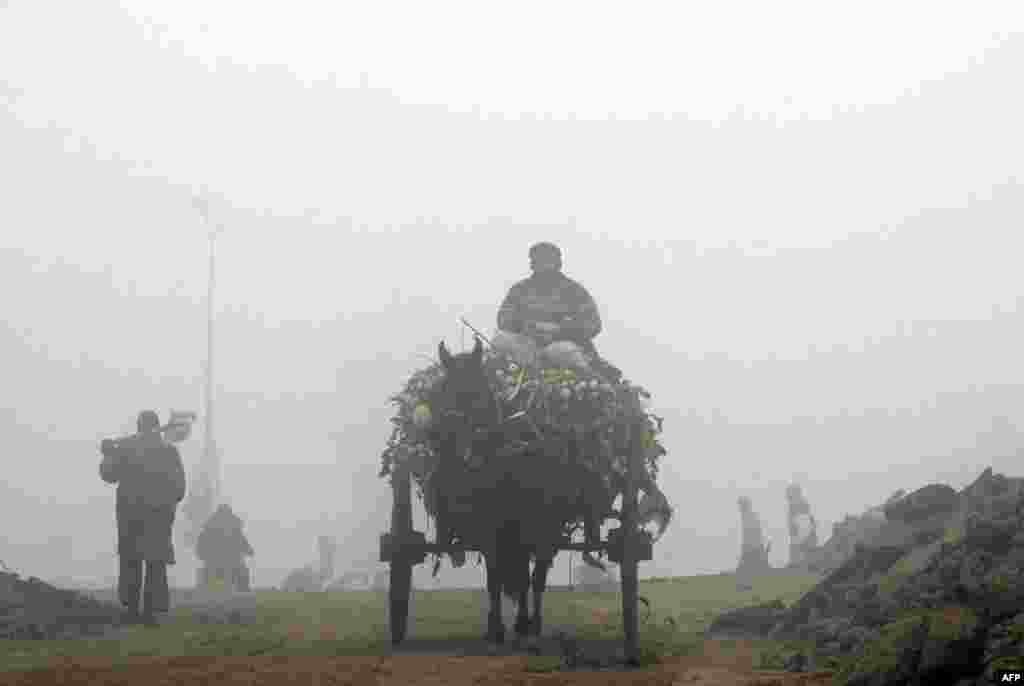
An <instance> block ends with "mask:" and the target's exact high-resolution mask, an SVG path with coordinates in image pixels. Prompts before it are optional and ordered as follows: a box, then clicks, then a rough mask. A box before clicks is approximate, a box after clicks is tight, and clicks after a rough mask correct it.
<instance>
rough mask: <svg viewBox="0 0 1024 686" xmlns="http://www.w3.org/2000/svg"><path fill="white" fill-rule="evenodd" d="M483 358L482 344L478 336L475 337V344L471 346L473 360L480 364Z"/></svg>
mask: <svg viewBox="0 0 1024 686" xmlns="http://www.w3.org/2000/svg"><path fill="white" fill-rule="evenodd" d="M483 359H484V344H483V343H481V342H480V337H479V336H477V337H476V345H474V346H473V361H474V362H476V363H477V364H480V363H481V362H482V361H483Z"/></svg>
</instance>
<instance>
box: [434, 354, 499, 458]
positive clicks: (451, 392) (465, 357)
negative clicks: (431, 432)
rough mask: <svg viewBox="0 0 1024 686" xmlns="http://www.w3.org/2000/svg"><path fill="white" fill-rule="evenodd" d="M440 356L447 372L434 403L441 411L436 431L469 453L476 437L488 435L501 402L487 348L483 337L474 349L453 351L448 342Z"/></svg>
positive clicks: (458, 448)
mask: <svg viewBox="0 0 1024 686" xmlns="http://www.w3.org/2000/svg"><path fill="white" fill-rule="evenodd" d="M438 356H439V357H440V359H441V366H442V367H444V371H445V375H444V378H443V379H442V380H441V382H440V384H439V385H438V388H437V391H436V395H435V398H434V403H433V404H434V407H435V408H436V410H437V413H438V423H437V426H436V432H437V433H438V434H439V438H440V439H441V440H444V441H446V442H448V441H455V445H453V446H451V447H452V448H453V449H454V450H455V452H456V454H458V455H459V456H460V457H465V455H466V453H467V452H468V451H469V450H471V449H472V447H473V443H474V441H476V440H477V439H479V438H481V437H483V436H485V435H488V434H489V433H490V431H491V430H492V429H494V428H495V426H496V425H497V423H498V405H497V400H496V399H495V397H494V392H493V391H492V390H491V386H490V383H489V382H488V380H487V374H486V373H485V371H484V365H483V358H484V349H483V345H482V344H481V343H480V339H479V338H478V339H477V340H476V345H474V346H473V351H472V352H468V353H459V354H458V355H452V354H451V353H450V352H448V348H447V347H445V344H444V342H443V341H442V342H441V344H440V345H439V346H438Z"/></svg>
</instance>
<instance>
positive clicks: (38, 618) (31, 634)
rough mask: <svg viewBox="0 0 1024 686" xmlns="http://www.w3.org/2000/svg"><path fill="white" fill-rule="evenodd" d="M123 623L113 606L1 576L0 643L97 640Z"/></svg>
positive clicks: (36, 582)
mask: <svg viewBox="0 0 1024 686" xmlns="http://www.w3.org/2000/svg"><path fill="white" fill-rule="evenodd" d="M126 623H127V618H126V617H125V616H124V612H123V611H122V609H121V608H120V607H118V606H116V605H111V604H109V603H104V602H101V601H99V600H96V599H95V598H90V597H89V596H86V595H83V594H81V593H77V592H75V591H67V590H63V589H60V588H57V587H55V586H51V585H50V584H48V583H46V582H44V581H41V580H40V579H37V578H35V577H30V578H28V579H22V578H21V577H20V576H19V575H17V574H15V573H13V572H0V639H5V638H6V639H54V638H81V637H84V636H98V635H102V634H104V633H106V632H107V631H109V630H111V629H114V628H117V627H120V626H122V625H124V624H126Z"/></svg>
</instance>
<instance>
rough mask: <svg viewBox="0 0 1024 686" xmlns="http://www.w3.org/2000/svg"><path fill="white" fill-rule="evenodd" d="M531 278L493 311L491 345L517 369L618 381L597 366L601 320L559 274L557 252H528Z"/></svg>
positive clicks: (549, 248)
mask: <svg viewBox="0 0 1024 686" xmlns="http://www.w3.org/2000/svg"><path fill="white" fill-rule="evenodd" d="M530 268H531V270H532V271H533V274H532V275H531V276H529V277H528V278H526V279H523V280H522V281H519V282H518V283H516V284H515V285H513V286H512V288H511V289H509V291H508V294H507V295H506V296H505V300H504V302H502V304H501V308H500V309H499V311H498V331H497V333H496V334H495V335H494V338H493V341H492V343H493V345H494V349H495V350H497V351H498V352H502V353H505V354H506V355H508V356H509V357H512V358H513V359H515V360H517V361H518V362H520V363H521V364H531V365H532V364H536V363H538V362H541V363H544V362H546V363H548V364H553V365H555V366H558V367H571V368H576V369H589V368H591V367H592V366H593V365H595V364H597V365H598V366H600V367H602V369H601V371H604V372H611V374H612V375H613V376H618V374H617V372H618V370H615V369H614V368H612V367H611V366H610V365H608V364H607V362H604V361H603V360H600V359H599V358H598V355H597V350H596V349H595V347H594V338H596V337H597V335H598V334H599V333H601V315H600V314H599V313H598V311H597V304H596V303H595V302H594V299H593V298H592V297H591V296H590V293H588V292H587V290H586V289H585V288H584V287H583V286H582V285H580V284H579V283H577V282H576V281H573V280H572V279H570V278H569V277H567V276H566V275H565V274H564V273H562V251H561V250H560V249H559V248H558V246H556V245H554V244H553V243H547V242H544V243H537V244H535V245H534V246H532V247H531V248H530Z"/></svg>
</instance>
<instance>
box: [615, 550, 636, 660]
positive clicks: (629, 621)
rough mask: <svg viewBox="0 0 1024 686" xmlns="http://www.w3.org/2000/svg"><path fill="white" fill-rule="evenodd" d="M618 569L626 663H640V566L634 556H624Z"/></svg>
mask: <svg viewBox="0 0 1024 686" xmlns="http://www.w3.org/2000/svg"><path fill="white" fill-rule="evenodd" d="M626 558H627V559H625V560H623V561H622V564H621V566H620V567H619V576H620V579H619V582H620V586H621V588H622V629H623V633H624V634H625V653H626V662H628V663H629V664H630V665H634V666H636V665H638V664H639V663H640V649H639V632H640V622H639V612H638V605H639V602H640V581H639V574H640V565H639V564H637V560H636V556H635V554H633V555H630V554H627V555H626Z"/></svg>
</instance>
